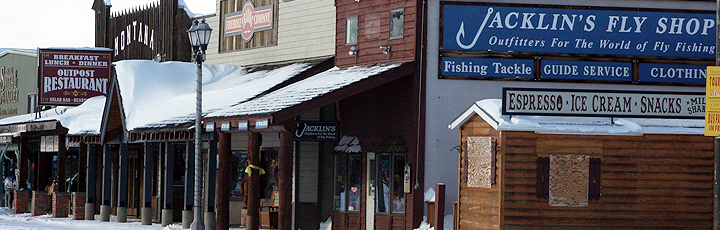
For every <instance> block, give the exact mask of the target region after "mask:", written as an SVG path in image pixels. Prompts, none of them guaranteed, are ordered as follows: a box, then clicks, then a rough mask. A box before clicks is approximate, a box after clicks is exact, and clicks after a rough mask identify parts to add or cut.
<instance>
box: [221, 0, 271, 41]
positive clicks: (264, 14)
mask: <svg viewBox="0 0 720 230" xmlns="http://www.w3.org/2000/svg"><path fill="white" fill-rule="evenodd" d="M272 23H273V5H266V6H260V7H257V8H256V7H255V6H254V5H253V3H252V2H251V1H248V2H247V3H245V6H243V9H242V11H238V12H233V13H229V14H226V15H225V37H231V36H235V35H238V34H241V35H242V38H243V39H244V40H245V42H249V41H250V39H252V36H253V34H254V33H255V32H260V31H265V30H271V29H272V27H273V24H272Z"/></svg>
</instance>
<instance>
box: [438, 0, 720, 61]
mask: <svg viewBox="0 0 720 230" xmlns="http://www.w3.org/2000/svg"><path fill="white" fill-rule="evenodd" d="M443 15H444V16H443V22H442V23H443V28H442V30H443V38H442V39H443V42H442V46H443V47H442V48H443V49H447V50H472V51H513V52H540V53H572V54H606V55H632V56H659V57H694V58H715V37H716V36H715V27H716V25H715V18H716V17H715V13H714V12H710V13H708V14H700V13H670V12H652V11H637V10H635V9H629V10H627V11H625V10H589V9H560V8H539V7H532V8H531V7H504V6H487V5H451V4H446V5H444V7H443Z"/></svg>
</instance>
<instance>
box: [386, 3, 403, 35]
mask: <svg viewBox="0 0 720 230" xmlns="http://www.w3.org/2000/svg"><path fill="white" fill-rule="evenodd" d="M398 12H400V13H401V14H400V17H399V19H400V24H399V26H400V34H395V35H393V28H394V26H393V25H394V23H393V22H396V21H394V20H393V16H394V14H395V13H398ZM389 27H390V29H389V36H390V38H389V39H398V38H403V35H404V34H405V8H399V9H393V10H390V23H389Z"/></svg>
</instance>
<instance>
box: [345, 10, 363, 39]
mask: <svg viewBox="0 0 720 230" xmlns="http://www.w3.org/2000/svg"><path fill="white" fill-rule="evenodd" d="M351 21H354V22H355V28H354V35H355V37H354V39H355V40H354V41H350V38H351V37H350V35H351V34H353V33H351V27H350V22H351ZM359 23H360V22H359V19H358V16H357V15H355V16H350V17H346V18H345V45H346V46H347V45H356V44H357V43H358V37H359V36H358V26H359Z"/></svg>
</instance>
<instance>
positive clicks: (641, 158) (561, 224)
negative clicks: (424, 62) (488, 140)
mask: <svg viewBox="0 0 720 230" xmlns="http://www.w3.org/2000/svg"><path fill="white" fill-rule="evenodd" d="M467 125H477V124H474V122H473V123H468V124H467ZM467 125H466V126H467ZM483 132H484V131H483ZM468 134H473V133H471V132H467V131H465V129H463V133H462V135H463V136H465V135H468ZM501 140H502V143H503V144H502V150H503V151H502V153H501V155H502V158H503V159H504V161H503V162H502V166H501V167H499V168H502V170H501V171H502V172H503V173H504V175H503V176H502V177H501V178H502V180H501V183H502V186H501V189H503V193H502V196H503V198H502V204H501V210H500V213H501V217H500V226H499V227H500V228H502V229H528V228H533V229H608V228H612V229H637V228H649V229H671V228H676V229H708V228H711V227H712V216H713V215H712V210H713V207H712V202H713V199H712V195H713V148H714V142H713V139H712V138H711V137H704V136H700V135H644V136H595V135H551V134H535V133H533V132H510V131H503V132H502V134H501ZM549 154H583V155H590V157H593V158H600V159H601V160H602V167H601V168H602V172H601V194H602V195H601V197H600V199H599V200H597V201H590V202H589V205H588V207H579V208H578V207H575V208H569V207H550V206H549V205H548V201H547V199H538V198H537V197H536V194H535V192H536V191H535V190H536V187H535V183H536V172H535V170H536V160H537V158H538V157H542V156H548V155H549ZM460 191H461V192H460V193H461V194H460V203H461V204H460V217H461V220H460V226H461V229H476V227H475V226H481V225H480V224H481V223H486V222H488V221H487V220H485V219H482V218H477V217H472V215H468V213H467V212H479V210H487V209H494V208H496V206H494V205H493V204H488V201H487V200H485V199H487V198H486V197H487V195H484V194H483V193H479V192H475V193H470V192H469V191H468V189H466V188H464V187H463V186H462V184H461V186H460Z"/></svg>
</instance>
